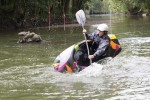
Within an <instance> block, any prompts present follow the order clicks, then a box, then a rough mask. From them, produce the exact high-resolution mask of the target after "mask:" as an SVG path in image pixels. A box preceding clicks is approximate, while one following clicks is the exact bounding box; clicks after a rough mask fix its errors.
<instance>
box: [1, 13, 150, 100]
mask: <svg viewBox="0 0 150 100" xmlns="http://www.w3.org/2000/svg"><path fill="white" fill-rule="evenodd" d="M89 20H95V21H96V23H99V22H106V23H108V22H109V16H93V17H91V18H90V19H89ZM108 24H109V23H108ZM96 26H97V25H92V24H91V25H90V26H86V29H87V30H88V32H89V33H90V32H93V31H94V30H95V29H96ZM30 31H34V32H36V33H40V35H41V36H42V38H43V40H44V41H43V42H42V43H40V44H37V43H33V44H17V39H18V37H17V33H18V32H19V31H12V32H1V33H0V100H80V99H81V100H118V99H123V100H126V99H129V100H131V99H134V100H137V99H138V100H149V99H150V17H128V16H117V15H113V16H112V32H113V33H114V34H115V35H116V36H117V37H118V38H119V40H120V43H121V45H122V48H123V50H122V52H121V54H120V55H118V56H117V57H116V58H114V59H113V60H112V61H110V62H109V63H108V64H106V65H100V64H96V65H95V66H94V67H91V66H90V67H89V68H88V69H87V70H85V71H83V72H80V73H76V74H62V73H58V72H55V71H54V70H53V68H51V67H50V65H51V64H52V62H53V60H54V59H55V57H56V56H57V55H58V54H59V53H60V52H61V51H63V50H64V49H65V48H67V47H69V46H70V45H72V44H74V43H77V42H79V41H81V40H82V39H84V38H83V36H82V33H81V31H82V29H81V27H80V26H76V27H75V26H74V27H67V28H66V31H64V30H63V27H62V28H61V27H56V28H51V30H50V31H48V29H46V28H44V29H41V28H37V29H32V30H30Z"/></svg>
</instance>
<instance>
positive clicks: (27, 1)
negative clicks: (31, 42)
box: [0, 0, 90, 28]
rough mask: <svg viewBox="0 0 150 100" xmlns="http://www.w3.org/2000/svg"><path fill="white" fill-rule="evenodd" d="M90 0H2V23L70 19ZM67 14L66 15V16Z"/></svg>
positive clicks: (25, 24)
mask: <svg viewBox="0 0 150 100" xmlns="http://www.w3.org/2000/svg"><path fill="white" fill-rule="evenodd" d="M89 1H90V0H0V19H1V20H0V24H1V25H2V26H1V28H3V27H15V28H20V27H28V26H29V27H31V26H43V25H48V22H49V19H50V21H51V23H50V24H54V23H58V24H61V23H62V21H63V19H64V17H66V19H67V20H68V21H69V20H70V19H73V18H74V14H75V12H76V11H77V10H79V9H84V8H85V6H86V3H87V2H89ZM64 15H65V16H64ZM40 24H41V25H40Z"/></svg>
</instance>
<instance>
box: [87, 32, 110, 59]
mask: <svg viewBox="0 0 150 100" xmlns="http://www.w3.org/2000/svg"><path fill="white" fill-rule="evenodd" d="M86 37H87V39H88V40H92V41H93V47H94V49H95V52H93V55H94V59H93V61H98V60H100V59H102V58H104V57H106V56H107V50H108V48H109V46H110V38H109V36H108V35H107V34H104V35H103V36H99V34H98V32H94V33H91V34H86Z"/></svg>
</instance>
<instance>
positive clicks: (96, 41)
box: [74, 24, 110, 66]
mask: <svg viewBox="0 0 150 100" xmlns="http://www.w3.org/2000/svg"><path fill="white" fill-rule="evenodd" d="M83 33H86V30H83ZM107 33H108V26H107V24H100V25H99V26H98V27H97V31H96V32H93V33H91V34H86V37H87V40H92V41H93V42H92V46H91V48H90V55H89V56H88V55H87V53H84V52H82V51H81V50H80V51H78V52H76V53H75V56H74V58H75V60H76V61H77V63H78V65H79V66H84V65H85V66H87V65H90V62H89V59H92V62H96V61H99V60H100V59H103V58H105V57H107V50H108V48H109V46H110V38H109V36H108V35H107Z"/></svg>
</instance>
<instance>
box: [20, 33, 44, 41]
mask: <svg viewBox="0 0 150 100" xmlns="http://www.w3.org/2000/svg"><path fill="white" fill-rule="evenodd" d="M18 36H19V40H18V43H32V42H41V41H42V38H41V36H40V35H38V34H36V33H34V32H30V31H28V32H20V33H18Z"/></svg>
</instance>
